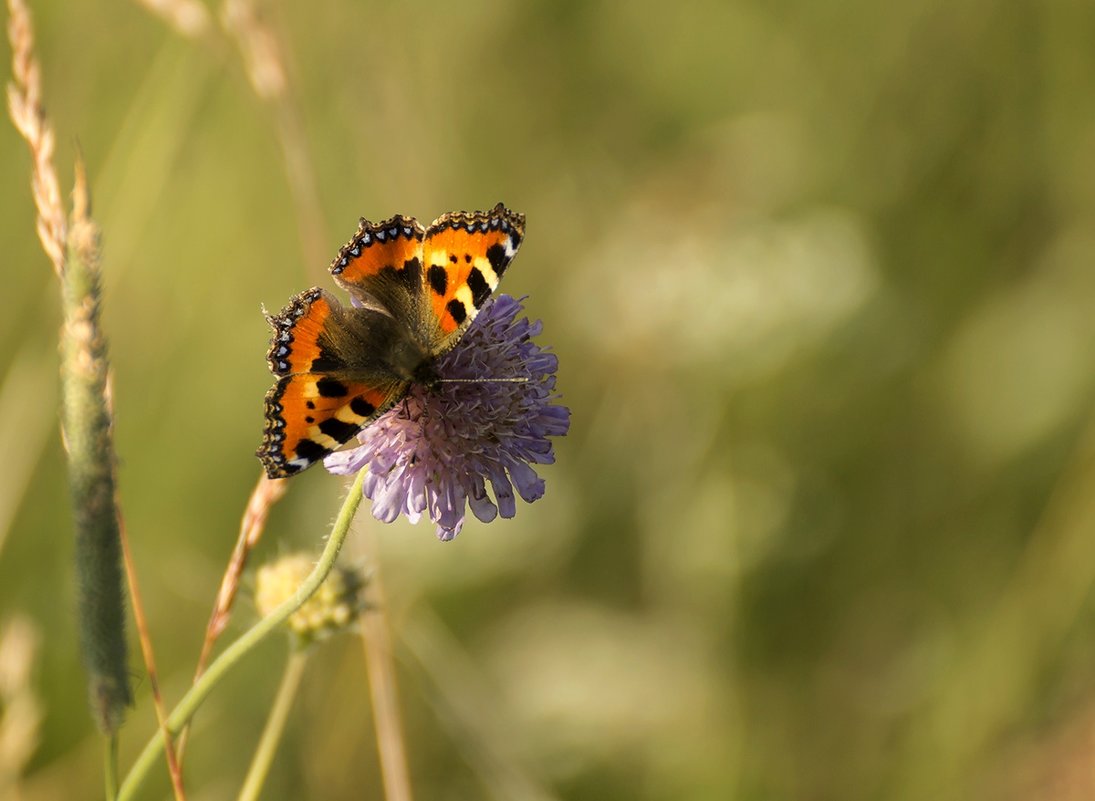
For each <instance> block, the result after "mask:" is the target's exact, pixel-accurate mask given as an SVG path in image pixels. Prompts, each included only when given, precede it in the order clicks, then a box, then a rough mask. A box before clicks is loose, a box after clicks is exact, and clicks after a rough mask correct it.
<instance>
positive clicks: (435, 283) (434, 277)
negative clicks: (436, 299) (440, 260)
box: [427, 264, 449, 297]
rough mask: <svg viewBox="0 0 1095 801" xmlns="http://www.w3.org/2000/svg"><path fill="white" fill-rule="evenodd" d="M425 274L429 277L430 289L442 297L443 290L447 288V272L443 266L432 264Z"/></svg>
mask: <svg viewBox="0 0 1095 801" xmlns="http://www.w3.org/2000/svg"><path fill="white" fill-rule="evenodd" d="M427 275H428V276H429V279H430V289H432V290H433V291H434V292H436V293H437V294H438V295H439V296H441V297H444V295H445V290H447V289H448V288H449V274H448V273H447V272H445V268H444V267H442V266H441V265H439V264H434V265H433V266H432V267H430V270H429V272H428V273H427Z"/></svg>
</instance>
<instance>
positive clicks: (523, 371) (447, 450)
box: [324, 295, 570, 540]
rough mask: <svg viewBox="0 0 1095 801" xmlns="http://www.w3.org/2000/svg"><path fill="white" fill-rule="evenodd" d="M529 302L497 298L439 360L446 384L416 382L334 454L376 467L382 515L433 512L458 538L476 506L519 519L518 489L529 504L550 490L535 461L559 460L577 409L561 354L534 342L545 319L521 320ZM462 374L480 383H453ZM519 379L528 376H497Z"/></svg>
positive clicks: (340, 465) (341, 460) (447, 534)
mask: <svg viewBox="0 0 1095 801" xmlns="http://www.w3.org/2000/svg"><path fill="white" fill-rule="evenodd" d="M522 310H523V308H522V306H521V301H520V300H517V299H515V298H512V297H510V296H509V295H498V296H497V297H496V298H495V299H494V300H493V301H490V302H488V304H487V305H486V306H484V307H483V308H482V309H481V310H480V311H479V315H478V316H477V317H476V318H475V322H474V323H473V324H472V325H471V327H470V328H469V329H468V330H467V332H466V333H465V334H464V336H463V337H461V339H460V341H459V342H458V343H457V345H456V347H455V348H453V349H452V350H451V351H449V352H448V353H446V354H445V355H443V356H442V357H441V358H439V359H438V361H437V372H438V375H439V376H440V377H441V379H442V383H441V384H440V386H439V387H438V388H436V389H433V390H431V389H428V388H426V387H423V386H419V385H413V386H412V387H411V389H410V392H409V393H408V395H407V397H406V398H405V399H404V400H403V401H402V402H400V403H398V404H396V405H395V406H394V407H393V408H391V409H389V410H388V412H386V413H385V414H383V415H381V416H380V417H379V418H378V419H377V420H375V421H374V422H373V423H371V424H370V425H368V426H366V427H365V428H364V429H363V430H362V431H361V433H360V434H359V435H358V440H359V441H360V442H361V445H360V446H358V447H357V448H354V449H351V450H347V451H340V452H339V453H334V454H331V455H330V456H328V457H327V458H326V459H325V460H324V465H326V467H327V469H328V470H329V471H331V472H332V473H339V474H343V475H350V474H353V473H356V472H357V471H358V470H360V469H361V468H362V467H364V466H366V465H367V466H368V468H369V472H368V475H367V476H366V477H365V484H364V490H363V491H364V493H365V497H367V498H369V499H371V500H372V510H373V516H374V517H375V518H376V519H377V520H381V521H383V522H385V523H390V522H392V521H393V520H395V519H396V518H397V517H398V516H399V515H400V514H403V515H405V516H406V517H407V519H408V520H410V521H411V522H412V523H417V522H418V520H419V519H420V518H421V517H422V515H423V514H424V513H425V514H426V515H427V516H428V517H429V519H430V520H432V521H433V522H434V523H435V524H436V525H437V536H438V538H440V539H442V540H451V539H452V538H453V537H455V536H456V535H457V534H459V533H460V528H461V527H462V526H463V525H464V516H465V514H466V512H467V507H468V506H470V507H471V511H472V513H473V514H474V515H475V516H476V517H477V518H478V519H479V520H481V521H483V522H484V523H489V522H490V521H491V520H493V519H494V518H495V517H496V516H497V515H501V516H502V517H513V515H514V514H515V513H516V511H517V504H516V500H515V496H514V490H515V489H516V492H517V495H520V496H521V498H523V499H524V500H525V501H526V502H528V503H531V502H532V501H535V500H536V499H538V498H540V497H541V496H542V495H543V494H544V480H543V479H542V478H540V477H539V476H538V475H537V474H536V471H535V470H533V469H532V467H531V465H534V464H551V463H552V462H554V461H555V452H554V450H553V449H552V445H551V441H550V440H549V439H548V438H549V437H561V436H563V435H564V434H566V433H567V430H568V429H569V428H570V410H569V409H567V408H566V407H565V406H560V405H558V404H556V403H553V401H554V400H556V399H557V398H558V396H557V395H556V393H555V371H556V369H557V368H558V359H557V358H556V357H555V354H553V353H549V352H547V351H545V350H544V349H542V348H541V347H540V346H539V345H537V344H536V343H535V342H533V338H534V337H536V336H538V335H539V334H540V331H541V329H542V325H541V323H540V322H539V321H536V322H530V321H529V320H528V318H527V317H520V318H518V314H520V312H521V311H522ZM454 378H455V379H473V380H474V382H473V383H446V382H445V379H454ZM513 378H519V379H525V380H524V381H520V382H515V381H498V380H497V379H513ZM480 379H484V380H480ZM487 484H490V488H491V490H490V493H488V491H487ZM492 494H493V498H492V497H491V495H492Z"/></svg>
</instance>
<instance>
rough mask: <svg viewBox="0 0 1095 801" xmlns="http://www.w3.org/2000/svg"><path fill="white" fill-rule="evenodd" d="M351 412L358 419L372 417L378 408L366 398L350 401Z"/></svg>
mask: <svg viewBox="0 0 1095 801" xmlns="http://www.w3.org/2000/svg"><path fill="white" fill-rule="evenodd" d="M350 411H352V412H353V413H354V414H356V415H357V416H358V417H370V416H372V413H373V412H375V411H376V407H375V406H373V405H372V404H371V403H369V402H368V401H367V400H365V399H364V398H354V399H353V400H352V401H350Z"/></svg>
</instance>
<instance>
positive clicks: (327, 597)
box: [255, 553, 365, 645]
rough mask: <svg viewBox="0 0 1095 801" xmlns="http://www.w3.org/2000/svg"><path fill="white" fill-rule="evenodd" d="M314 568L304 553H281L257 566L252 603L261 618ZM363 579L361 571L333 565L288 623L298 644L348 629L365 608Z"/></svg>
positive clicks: (279, 602) (301, 582)
mask: <svg viewBox="0 0 1095 801" xmlns="http://www.w3.org/2000/svg"><path fill="white" fill-rule="evenodd" d="M313 567H315V559H314V557H313V556H312V555H310V554H307V553H294V554H289V555H288V556H283V557H281V558H280V559H277V560H275V561H273V562H271V563H269V564H266V565H263V566H262V567H260V568H259V570H258V573H257V574H256V576H255V606H256V607H257V608H258V610H259V614H261V615H263V616H264V617H265V616H266V615H268V614H270V613H271V612H273V611H274V610H275V609H277V607H278V606H280V605H281V603H282V602H283V601H284V600H285V599H287V598H288V597H289V596H291V595H292V594H293V593H294V592H296V590H297V588H298V587H299V586H300V585H301V584H303V583H304V579H306V578H307V577H308V574H309V573H311V572H312V568H313ZM364 587H365V582H364V580H363V577H362V575H361V573H360V571H355V570H350V569H349V568H342V567H336V568H335V569H334V570H332V571H331V572H330V574H328V576H327V578H326V579H324V581H323V583H322V584H320V585H319V589H318V590H316V592H315V594H314V595H312V597H311V598H309V599H308V600H307V601H305V602H304V604H303V605H302V606H301V607H300V608H299V609H298V610H297V611H295V612H293V614H291V615H290V616H289V619H288V621H286V622H287V624H288V626H289V630H290V631H291V632H292V633H293V635H294V636H295V637H296V639H297V641H298V642H299V643H300V644H302V645H303V644H307V643H310V642H314V641H315V640H318V639H322V638H323V637H326V636H328V635H330V634H333V633H334V632H336V631H340V630H342V629H345V628H347V627H348V626H349V625H350V624H351V623H353V622H354V620H355V619H356V618H357V614H358V612H360V611H361V610H362V609H363V608H364V601H363V599H362V590H363V589H364Z"/></svg>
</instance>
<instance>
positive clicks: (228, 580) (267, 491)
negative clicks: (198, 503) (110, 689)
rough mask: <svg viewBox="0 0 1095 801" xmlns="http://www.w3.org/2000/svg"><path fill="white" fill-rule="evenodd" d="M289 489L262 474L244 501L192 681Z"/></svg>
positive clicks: (182, 738) (182, 743)
mask: <svg viewBox="0 0 1095 801" xmlns="http://www.w3.org/2000/svg"><path fill="white" fill-rule="evenodd" d="M287 489H288V484H287V482H285V481H284V480H278V479H269V478H267V477H266V476H265V475H261V476H259V480H258V483H257V484H255V488H254V489H253V490H251V497H250V498H249V499H248V501H247V508H246V509H244V511H243V519H242V520H241V521H240V533H239V536H238V537H237V538H236V547H235V548H234V549H233V551H232V556H231V558H230V559H229V560H228V567H227V568H225V571H224V576H223V577H222V578H221V586H220V589H219V590H218V591H217V600H216V603H215V604H214V605H213V613H212V614H211V615H210V616H209V623H208V624H207V625H206V627H205V640H204V641H203V642H202V650H201V653H200V654H199V655H198V665H197V668H195V670H194V682H195V683H197V681H198V679H200V678H201V677H202V674H203V673H204V672H205V667H206V665H208V664H209V658H210V657H211V656H212V655H213V646H214V645H216V643H217V639H218V638H219V637H220V635H221V634H222V633H223V632H224V629H225V627H227V626H228V621H229V619H230V618H231V616H232V607H233V605H234V604H235V601H236V596H237V595H238V594H239V589H240V582H241V580H242V578H243V571H244V568H246V567H247V559H248V557H249V556H250V555H251V552H252V551H253V550H254V549H255V547H256V546H257V545H258V544H259V540H260V539H262V533H263V531H265V530H266V520H267V518H268V517H269V516H270V509H271V508H273V506H274V504H275V503H277V502H278V501H279V500H281V497H282V496H283V495H284V494H285V491H286V490H287ZM189 734H190V725H189V724H187V726H186V728H184V729H183V730H182V732H181V733H180V734H179V739H178V756H179V762H180V763H181V762H182V760H183V756H184V754H185V753H186V742H187V739H188V737H189Z"/></svg>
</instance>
